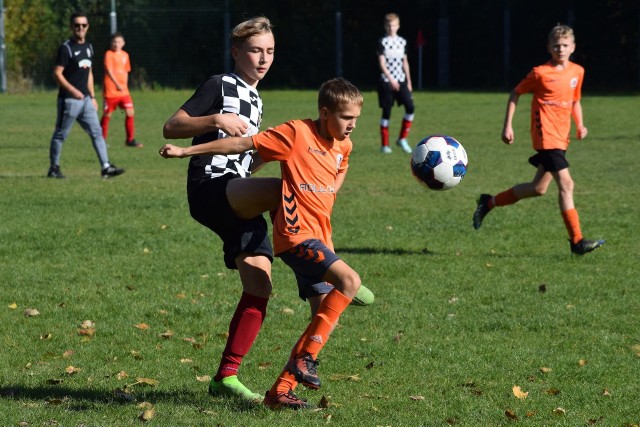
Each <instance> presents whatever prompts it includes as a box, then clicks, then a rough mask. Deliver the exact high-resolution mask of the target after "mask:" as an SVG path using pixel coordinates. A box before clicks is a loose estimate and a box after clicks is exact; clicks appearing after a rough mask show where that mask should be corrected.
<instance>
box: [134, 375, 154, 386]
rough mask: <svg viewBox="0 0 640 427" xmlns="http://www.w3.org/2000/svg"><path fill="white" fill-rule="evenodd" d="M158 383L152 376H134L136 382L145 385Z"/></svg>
mask: <svg viewBox="0 0 640 427" xmlns="http://www.w3.org/2000/svg"><path fill="white" fill-rule="evenodd" d="M158 383H159V381H158V380H154V379H153V378H144V377H138V378H136V384H145V385H151V386H155V385H158Z"/></svg>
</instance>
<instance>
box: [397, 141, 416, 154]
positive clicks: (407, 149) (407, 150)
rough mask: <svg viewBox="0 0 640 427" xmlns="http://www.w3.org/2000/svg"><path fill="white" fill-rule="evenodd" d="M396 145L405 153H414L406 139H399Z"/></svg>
mask: <svg viewBox="0 0 640 427" xmlns="http://www.w3.org/2000/svg"><path fill="white" fill-rule="evenodd" d="M396 144H397V145H398V147H400V148H402V151H404V152H405V153H411V152H412V151H413V150H412V149H411V147H409V143H408V142H407V140H406V139H404V138H402V139H399V140H398V142H396Z"/></svg>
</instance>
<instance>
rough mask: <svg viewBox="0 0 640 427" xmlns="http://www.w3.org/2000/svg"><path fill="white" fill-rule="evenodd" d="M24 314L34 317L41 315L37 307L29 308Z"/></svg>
mask: <svg viewBox="0 0 640 427" xmlns="http://www.w3.org/2000/svg"><path fill="white" fill-rule="evenodd" d="M23 314H24V315H25V316H27V317H33V316H37V315H39V314H40V312H39V311H38V310H36V309H35V308H27V309H26V310H25V311H23Z"/></svg>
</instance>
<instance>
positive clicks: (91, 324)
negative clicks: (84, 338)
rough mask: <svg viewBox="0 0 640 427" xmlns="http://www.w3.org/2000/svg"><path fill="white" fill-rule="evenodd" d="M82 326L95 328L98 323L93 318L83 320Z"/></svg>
mask: <svg viewBox="0 0 640 427" xmlns="http://www.w3.org/2000/svg"><path fill="white" fill-rule="evenodd" d="M80 327H81V328H83V329H87V328H95V327H96V324H95V323H93V322H92V321H91V320H85V321H84V322H82V323H81V324H80Z"/></svg>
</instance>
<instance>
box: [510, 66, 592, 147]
mask: <svg viewBox="0 0 640 427" xmlns="http://www.w3.org/2000/svg"><path fill="white" fill-rule="evenodd" d="M583 78H584V68H582V67H581V66H580V65H578V64H576V63H573V62H569V63H568V64H567V67H566V68H565V69H564V70H558V69H557V68H556V67H555V66H553V65H552V64H551V62H547V63H546V64H544V65H540V66H539V67H534V68H533V70H531V71H530V72H529V74H528V75H527V76H526V77H525V78H524V79H522V81H521V82H520V83H519V84H518V86H516V88H515V92H516V93H517V94H518V95H522V94H523V93H533V99H532V100H531V139H532V141H533V148H534V149H536V150H551V149H560V150H566V149H567V147H568V146H569V134H570V132H571V112H572V110H573V104H574V103H576V102H578V101H580V97H581V91H582V80H583Z"/></svg>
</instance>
